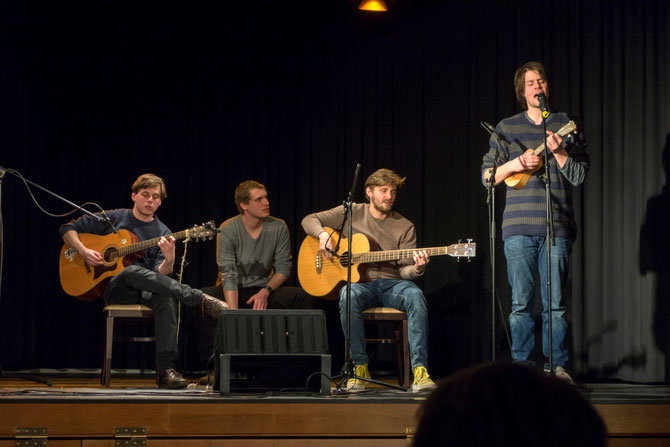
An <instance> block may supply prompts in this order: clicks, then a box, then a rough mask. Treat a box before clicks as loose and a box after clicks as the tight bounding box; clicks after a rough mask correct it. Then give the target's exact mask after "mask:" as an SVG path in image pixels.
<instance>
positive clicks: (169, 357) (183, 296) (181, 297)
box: [102, 265, 202, 371]
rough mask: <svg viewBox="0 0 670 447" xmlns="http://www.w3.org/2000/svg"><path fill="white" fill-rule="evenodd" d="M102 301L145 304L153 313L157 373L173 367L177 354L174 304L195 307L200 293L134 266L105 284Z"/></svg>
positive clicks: (168, 278)
mask: <svg viewBox="0 0 670 447" xmlns="http://www.w3.org/2000/svg"><path fill="white" fill-rule="evenodd" d="M102 298H103V299H104V300H105V303H107V304H144V305H145V306H147V307H149V308H151V310H153V312H154V325H155V333H156V359H157V360H156V370H157V371H163V370H165V369H167V368H174V367H175V364H176V360H177V355H178V344H177V305H176V303H177V301H179V302H181V303H182V304H184V305H186V306H189V307H195V306H199V304H200V302H201V301H202V292H200V291H199V290H197V289H192V288H191V287H189V286H187V285H185V284H179V282H178V281H176V280H174V279H172V278H170V277H169V276H165V275H161V274H160V273H158V272H154V271H152V270H148V269H145V268H143V267H139V266H136V265H131V266H128V267H126V268H125V269H124V270H123V271H121V273H119V274H118V275H116V276H115V277H113V278H112V279H111V280H110V281H109V283H108V284H107V288H106V289H105V293H104V294H103V295H102Z"/></svg>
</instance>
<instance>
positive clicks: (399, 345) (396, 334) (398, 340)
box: [393, 321, 407, 388]
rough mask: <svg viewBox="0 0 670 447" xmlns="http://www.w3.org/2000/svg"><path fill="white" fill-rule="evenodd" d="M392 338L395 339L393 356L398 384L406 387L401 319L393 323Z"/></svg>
mask: <svg viewBox="0 0 670 447" xmlns="http://www.w3.org/2000/svg"><path fill="white" fill-rule="evenodd" d="M393 338H394V339H395V357H396V367H397V368H398V385H400V386H401V387H405V388H406V387H407V383H406V382H405V375H404V371H405V367H404V365H405V364H404V350H403V339H402V321H395V322H394V324H393Z"/></svg>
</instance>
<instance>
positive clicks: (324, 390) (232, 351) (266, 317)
mask: <svg viewBox="0 0 670 447" xmlns="http://www.w3.org/2000/svg"><path fill="white" fill-rule="evenodd" d="M215 349H216V352H217V354H218V359H219V361H218V365H217V366H218V372H217V381H216V382H217V383H216V385H215V387H216V388H217V389H218V390H219V391H220V392H221V393H222V394H229V393H231V392H233V391H240V392H268V391H277V390H291V391H295V390H296V389H297V390H305V389H308V390H310V391H313V392H320V393H321V394H330V380H329V379H328V376H329V375H330V355H329V354H328V338H327V333H326V316H325V313H324V312H323V311H322V310H298V309H286V310H284V309H268V310H249V309H238V310H225V311H223V312H222V313H221V315H220V316H219V322H218V326H217V330H216V339H215Z"/></svg>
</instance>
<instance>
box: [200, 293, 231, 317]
mask: <svg viewBox="0 0 670 447" xmlns="http://www.w3.org/2000/svg"><path fill="white" fill-rule="evenodd" d="M226 309H228V303H226V302H225V301H221V300H220V299H218V298H214V297H213V296H210V295H207V294H206V293H203V294H202V311H203V312H204V313H206V314H207V315H209V316H210V317H212V318H213V319H215V320H218V319H219V315H221V312H223V311H224V310H226Z"/></svg>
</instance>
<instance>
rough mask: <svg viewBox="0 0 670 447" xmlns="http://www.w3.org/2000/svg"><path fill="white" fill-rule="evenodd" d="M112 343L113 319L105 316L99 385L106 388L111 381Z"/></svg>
mask: <svg viewBox="0 0 670 447" xmlns="http://www.w3.org/2000/svg"><path fill="white" fill-rule="evenodd" d="M113 341H114V317H112V316H110V315H109V314H107V318H105V349H104V358H103V360H102V370H101V371H100V384H101V385H102V386H104V387H106V388H109V385H110V383H111V381H112V343H113Z"/></svg>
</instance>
